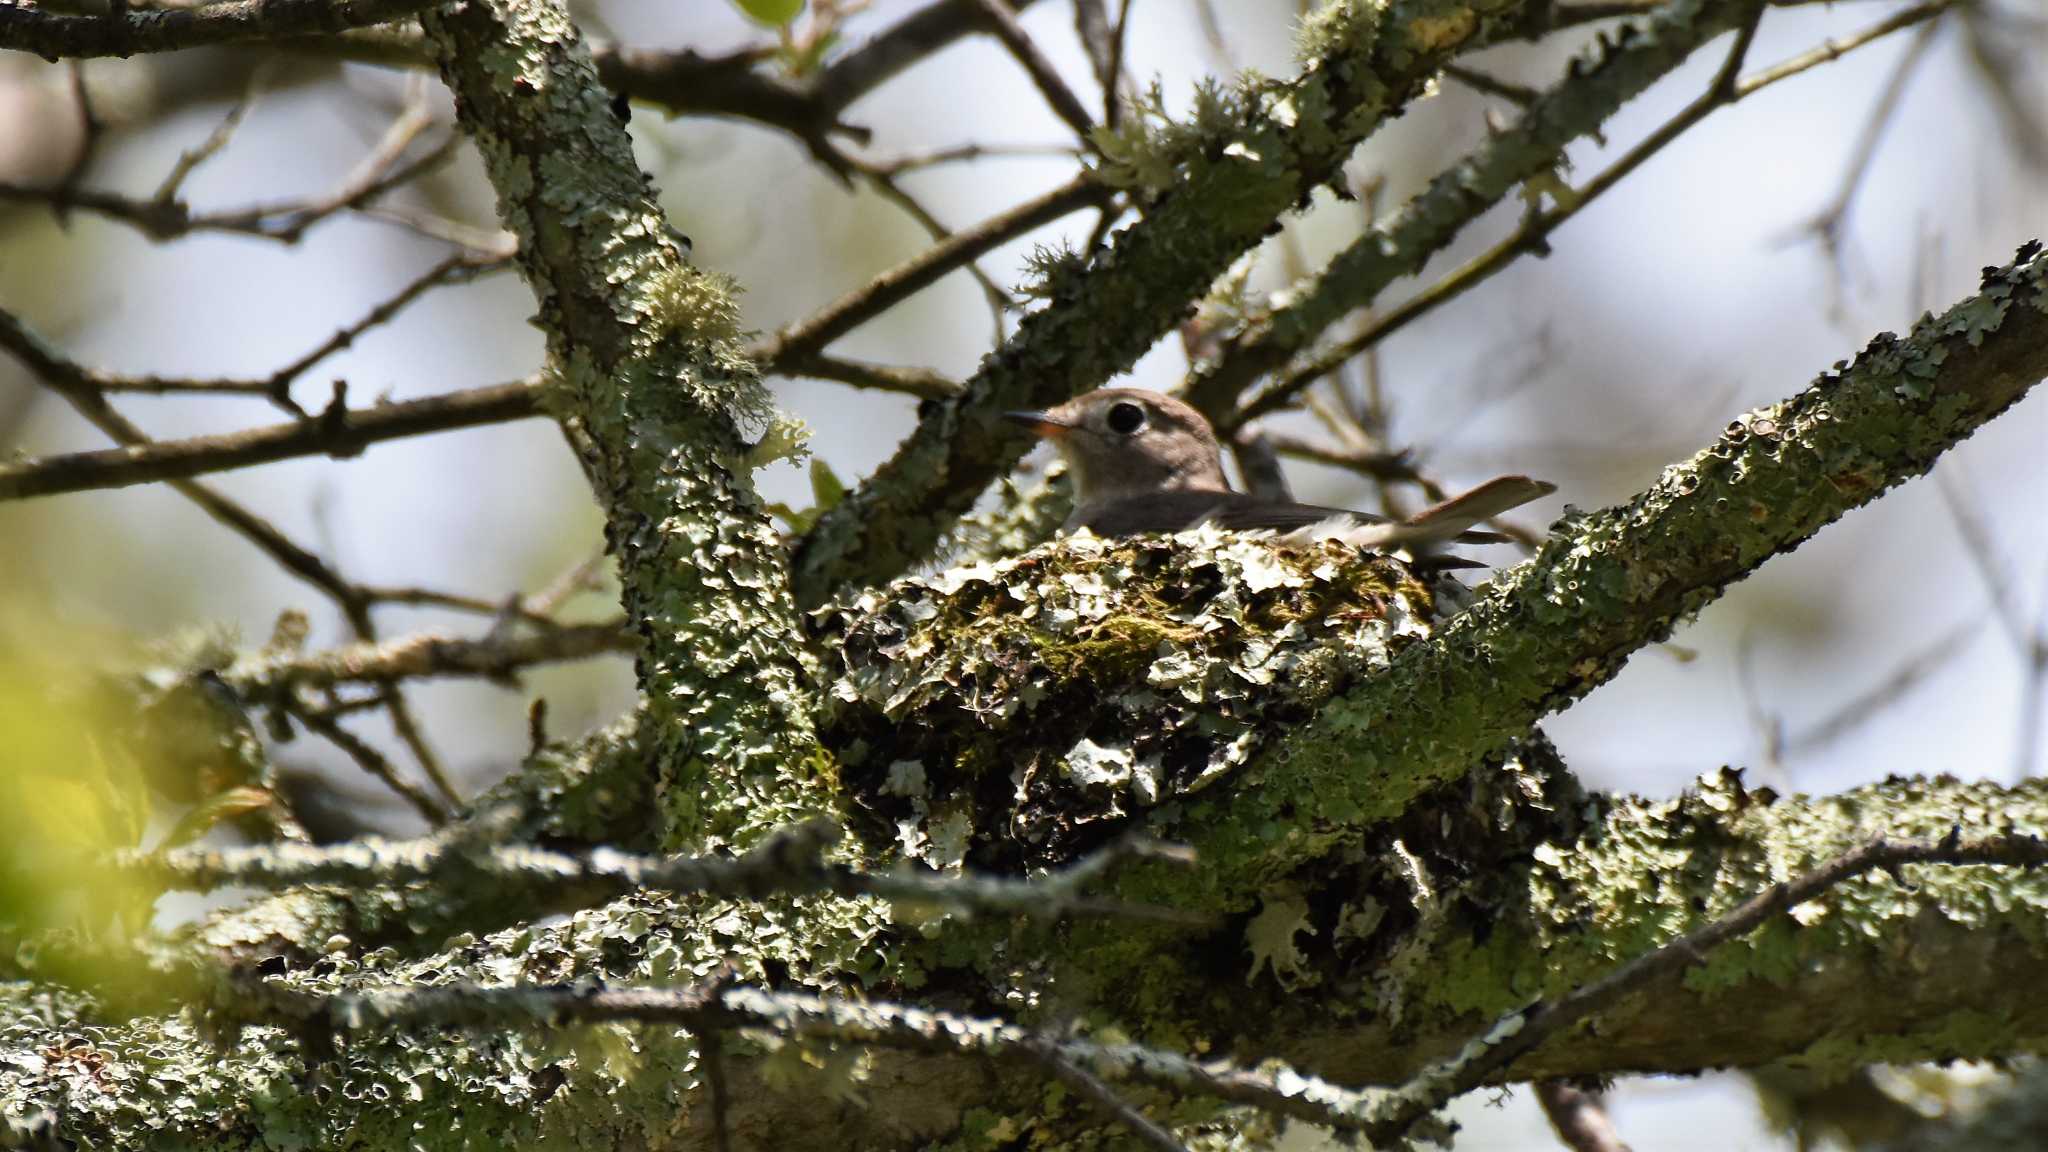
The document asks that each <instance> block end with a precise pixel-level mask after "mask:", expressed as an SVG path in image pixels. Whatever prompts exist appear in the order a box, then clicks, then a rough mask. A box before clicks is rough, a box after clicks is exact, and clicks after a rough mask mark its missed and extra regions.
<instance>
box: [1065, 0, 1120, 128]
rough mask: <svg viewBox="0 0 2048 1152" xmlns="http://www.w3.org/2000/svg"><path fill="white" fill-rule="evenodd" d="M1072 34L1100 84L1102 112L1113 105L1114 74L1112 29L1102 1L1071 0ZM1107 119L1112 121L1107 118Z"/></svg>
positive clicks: (1114, 98)
mask: <svg viewBox="0 0 2048 1152" xmlns="http://www.w3.org/2000/svg"><path fill="white" fill-rule="evenodd" d="M1074 34H1075V35H1076V36H1078V37H1079V38H1080V40H1081V50H1082V51H1083V52H1085V53H1087V55H1088V68H1089V70H1090V71H1092V72H1094V73H1095V82H1096V83H1097V84H1100V85H1101V86H1102V102H1103V113H1104V115H1107V114H1108V112H1109V109H1111V108H1113V107H1115V106H1116V76H1115V74H1114V73H1113V71H1112V70H1111V68H1110V61H1112V60H1113V59H1115V57H1116V32H1115V30H1114V29H1112V28H1111V27H1110V23H1109V9H1108V7H1106V6H1105V5H1104V4H1103V2H1102V0H1074ZM1110 122H1111V123H1112V124H1114V123H1115V119H1114V118H1111V120H1110Z"/></svg>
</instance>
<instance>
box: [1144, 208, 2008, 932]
mask: <svg viewBox="0 0 2048 1152" xmlns="http://www.w3.org/2000/svg"><path fill="white" fill-rule="evenodd" d="M2044 374H2048V258H2044V257H2043V256H2042V255H2041V249H2040V246H2039V245H2036V244H2029V245H2027V246H2026V247H2025V248H2023V249H2021V251H2020V254H2019V259H2018V261H2017V262H2016V263H2014V264H2011V265H2007V266H2006V267H2004V268H1993V269H1987V270H1986V272H1985V276H1984V282H1983V286H1982V291H1981V292H1980V294H1979V295H1977V296H1975V297H1973V298H1971V299H1968V300H1965V301H1963V302H1962V303H1960V304H1957V305H1956V306H1954V307H1953V308H1951V309H1949V311H1948V312H1947V313H1945V314H1944V315H1942V316H1940V317H1933V316H1929V317H1926V318H1925V319H1923V320H1922V321H1921V322H1920V323H1919V324H1918V325H1916V326H1915V328H1914V330H1913V332H1912V333H1911V334H1910V335H1908V336H1907V337H1905V338H1903V339H1902V338H1899V337H1896V336H1893V335H1891V334H1890V333H1885V334H1883V335H1881V336H1879V337H1878V338H1877V339H1876V340H1874V341H1873V342H1872V343H1871V344H1870V346H1869V347H1868V348H1866V349H1865V350H1864V351H1863V353H1862V354H1861V355H1860V356H1858V357H1857V359H1856V361H1855V363H1854V364H1851V365H1847V366H1846V367H1844V368H1843V369H1842V370H1840V371H1838V372H1831V373H1829V374H1827V375H1824V376H1822V377H1821V378H1820V379H1819V380H1818V381H1816V382H1815V383H1814V384H1813V385H1812V386H1811V387H1809V388H1808V389H1807V390H1806V391H1804V392H1802V393H1800V394H1798V395H1797V396H1794V397H1792V398H1791V399H1789V400H1785V401H1782V402H1780V403H1778V404H1775V405H1772V406H1770V407H1767V408H1763V409H1759V410H1756V411H1753V412H1751V413H1749V414H1748V415H1746V416H1743V417H1742V418H1740V419H1737V420H1736V421H1734V422H1732V423H1731V424H1729V426H1728V430H1727V432H1726V433H1725V434H1724V435H1723V436H1722V438H1721V439H1720V440H1719V441H1718V442H1717V443H1715V444H1713V445H1710V446H1708V447H1707V448H1705V449H1704V450H1702V451H1701V452H1700V453H1699V454H1698V455H1696V456H1694V457H1693V458H1692V459H1691V460H1689V461H1686V462H1685V463H1683V464H1679V465H1674V466H1673V467H1671V468H1668V469H1666V470H1665V472H1664V474H1663V476H1662V478H1661V479H1660V480H1659V481H1658V483H1657V484H1656V485H1654V486H1653V487H1651V488H1650V489H1648V490H1647V491H1645V492H1643V493H1642V494H1640V495H1638V496H1637V497H1636V498H1635V499H1634V500H1632V501H1630V502H1629V503H1627V504H1624V505H1619V506H1616V507H1613V508H1609V509H1606V510H1604V511H1601V512H1596V513H1590V514H1580V515H1576V516H1574V517H1573V518H1571V519H1569V520H1566V521H1564V522H1561V523H1560V524H1558V525H1556V526H1554V527H1553V529H1552V535H1551V538H1550V540H1549V542H1548V543H1547V544H1545V545H1544V547H1543V548H1542V549H1541V550H1540V551H1539V552H1538V553H1537V555H1536V557H1535V559H1533V560H1532V561H1530V562H1528V563H1525V564H1523V565H1521V566H1519V567H1517V568H1515V569H1512V570H1511V571H1509V572H1506V573H1503V574H1502V575H1501V576H1499V577H1498V578H1496V580H1495V581H1494V583H1493V585H1492V588H1491V590H1490V591H1489V592H1488V594H1487V595H1485V596H1483V597H1481V598H1480V599H1479V600H1478V602H1477V603H1475V604H1474V605H1473V607H1472V608H1471V609H1470V610H1468V611H1466V612H1463V613H1461V614H1460V615H1458V616H1457V617H1455V618H1453V619H1452V620H1451V621H1449V622H1448V623H1447V624H1445V625H1443V626H1441V627H1439V628H1438V629H1437V631H1436V632H1435V634H1434V635H1432V636H1431V637H1430V639H1429V640H1428V641H1427V642H1425V643H1422V644H1417V645H1414V646H1413V647H1411V648H1408V649H1407V650H1405V651H1404V652H1402V653H1401V654H1400V656H1399V657H1397V658H1396V659H1395V660H1394V661H1393V663H1392V666H1391V667H1390V668H1389V669H1388V671H1387V672H1386V673H1385V674H1383V675H1377V676H1374V677H1371V678H1370V679H1368V680H1366V681H1364V682H1363V683H1361V684H1360V685H1358V686H1357V687H1356V688H1354V689H1352V690H1351V691H1349V692H1347V693H1345V694H1344V695H1342V696H1340V697H1338V698H1337V699H1335V700H1332V701H1330V702H1329V703H1328V704H1326V705H1324V706H1323V707H1321V708H1320V709H1319V710H1318V712H1317V714H1316V717H1315V719H1314V720H1313V721H1311V722H1309V723H1307V724H1303V725H1299V726H1297V727H1295V728H1294V729H1293V730H1292V731H1291V732H1290V733H1289V735H1288V738H1287V740H1286V741H1285V743H1284V745H1283V746H1282V748H1281V749H1280V750H1278V751H1277V752H1276V754H1274V755H1272V756H1270V757H1261V758H1259V759H1258V760H1255V761H1254V763H1253V764H1252V765H1251V770H1252V771H1253V772H1255V773H1257V774H1258V775H1259V777H1260V779H1261V787H1260V788H1259V789H1258V790H1257V791H1256V792H1255V793H1253V794H1249V795H1246V796H1244V797H1243V798H1242V799H1241V801H1240V802H1239V803H1238V804H1235V805H1233V806H1232V807H1231V808H1230V809H1229V810H1228V812H1227V813H1224V812H1221V811H1219V812H1217V813H1216V815H1215V817H1214V818H1212V819H1210V820H1206V821H1201V822H1200V823H1205V824H1207V825H1208V828H1207V829H1206V830H1204V831H1200V832H1197V831H1195V830H1194V829H1193V828H1189V827H1183V828H1181V829H1180V830H1179V831H1177V832H1176V833H1175V834H1174V835H1175V836H1176V837H1177V838H1180V839H1185V840H1187V841H1188V842H1189V843H1190V844H1192V845H1194V847H1195V848H1196V849H1197V850H1198V851H1199V852H1201V854H1202V856H1203V858H1204V859H1205V860H1207V861H1209V862H1211V863H1212V864H1213V865H1215V866H1216V867H1217V868H1218V869H1219V874H1220V875H1222V876H1225V877H1228V878H1229V881H1228V882H1229V884H1230V885H1231V886H1232V887H1235V888H1237V889H1238V890H1239V891H1241V892H1244V893H1247V894H1249V893H1250V892H1252V891H1254V890H1256V888H1257V887H1258V886H1259V885H1260V884H1261V883H1263V882H1264V881H1265V880H1266V879H1267V878H1269V877H1270V876H1271V875H1272V874H1273V871H1274V870H1276V869H1279V870H1284V869H1286V868H1288V867H1291V866H1292V864H1293V863H1295V862H1298V856H1297V854H1296V853H1297V852H1298V851H1299V847H1308V846H1313V845H1315V844H1317V843H1318V838H1317V837H1316V836H1315V835H1313V834H1311V835H1307V836H1304V837H1301V838H1300V839H1298V840H1291V841H1289V845H1295V846H1299V847H1289V846H1285V845H1274V844H1272V843H1270V842H1269V841H1268V840H1267V838H1266V837H1265V835H1264V833H1263V832H1262V831H1261V830H1262V829H1264V828H1266V827H1269V826H1270V825H1271V822H1272V821H1274V820H1276V819H1277V820H1281V821H1283V822H1285V823H1288V824H1290V825H1299V824H1302V823H1303V821H1304V820H1306V821H1307V824H1308V826H1309V828H1319V829H1321V830H1323V831H1325V832H1334V831H1336V830H1337V829H1338V828H1339V827H1341V826H1343V825H1350V826H1351V827H1353V828H1363V827H1366V826H1368V825H1371V824H1373V823H1375V822H1378V821H1381V820H1385V819H1388V818H1390V817H1392V816H1394V815H1397V814H1398V813H1400V812H1401V811H1402V810H1403V809H1404V808H1405V807H1406V806H1407V804H1408V803H1409V802H1411V801H1412V800H1413V799H1414V797H1416V796H1417V795H1419V794H1420V793H1421V792H1422V791H1423V790H1424V789H1425V788H1427V787H1429V786H1430V785H1431V784H1432V783H1434V782H1437V781H1442V780H1449V779H1455V778H1458V777H1460V776H1462V775H1464V774H1465V773H1467V772H1470V771H1472V770H1473V769H1474V767H1475V766H1477V765H1479V764H1482V763H1484V762H1485V761H1486V758H1487V757H1488V756H1489V755H1492V754H1494V753H1497V752H1498V751H1499V750H1500V749H1501V748H1503V747H1504V746H1505V745H1506V744H1507V743H1508V742H1509V741H1511V740H1514V739H1516V738H1518V737H1520V736H1521V735H1523V734H1524V733H1526V732H1527V731H1528V730H1529V728H1530V726H1531V725H1533V724H1534V723H1535V722H1536V721H1537V720H1539V719H1541V718H1542V717H1543V716H1545V715H1547V714H1549V713H1551V712H1554V711H1556V710H1558V709H1560V708H1562V707H1565V706H1566V705H1568V704H1569V703H1571V702H1572V701H1574V700H1576V699H1578V698H1579V697H1580V696H1582V695H1584V694H1585V693H1586V692H1588V691H1590V690H1591V689H1592V688H1594V687H1595V686H1597V685H1599V684H1602V683H1605V682H1606V681H1607V680H1608V679H1609V678H1611V677H1612V676H1614V675H1615V673H1617V672H1618V671H1619V670H1620V668H1621V666H1622V664H1623V663H1624V662H1625V661H1626V660H1627V659H1628V657H1629V655H1630V654H1631V653H1633V652H1634V651H1635V650H1636V649H1638V648H1641V647H1643V646H1644V645H1646V644H1650V643H1653V642H1655V641H1658V640H1661V639H1664V638H1665V637H1667V636H1668V635H1669V634H1670V631H1671V629H1672V628H1673V627H1674V626H1675V625H1676V624H1677V622H1678V621H1680V620H1681V619H1684V618H1686V617H1689V616H1690V615H1691V614H1692V613H1694V612H1697V611H1698V610H1699V609H1700V608H1702V607H1704V606H1705V605H1706V604H1708V603H1710V602H1711V601H1712V600H1714V599H1715V598H1717V597H1718V596H1719V595H1720V593H1721V591H1722V589H1724V588H1725V587H1726V586H1727V585H1728V584H1730V583H1733V582H1734V581H1736V580H1738V579H1740V578H1742V577H1743V576H1745V575H1747V574H1748V573H1749V572H1751V571H1752V570H1754V569H1755V568H1756V567H1757V566H1758V565H1760V564H1762V563H1763V562H1764V561H1765V560H1767V559H1769V558H1770V557H1771V556H1773V555H1776V554H1778V553H1781V552H1785V551H1789V550H1791V549H1792V548H1795V547H1797V546H1798V545H1799V544H1800V543H1801V542H1803V541H1804V540H1806V539H1807V538H1808V537H1809V536H1811V535H1813V534H1814V533H1815V532H1817V531H1818V530H1819V529H1820V528H1822V527H1823V526H1825V525H1826V524H1828V523H1830V522H1831V521H1833V520H1835V519H1836V518H1838V517H1840V516H1841V515H1842V514H1843V513H1845V512H1847V511H1849V510H1850V509H1852V508H1855V507H1857V506H1859V505H1862V504H1865V503H1868V502H1869V501H1871V500H1874V499H1876V498H1877V497H1878V496H1879V495H1881V494H1882V493H1883V492H1884V491H1885V490H1886V489H1887V488H1889V487H1891V486H1892V485H1895V484H1898V483H1901V482H1903V481H1905V480H1907V479H1910V478H1911V477H1913V476H1917V475H1919V474H1920V473H1922V472H1924V471H1925V470H1926V469H1927V468H1928V467H1929V466H1930V465H1932V464H1933V462H1934V460H1935V458H1936V457H1937V456H1938V455H1939V454H1940V453H1941V452H1943V451H1944V450H1946V449H1947V448H1949V447H1950V446H1952V445H1954V444H1955V443H1957V442H1958V441H1960V440H1961V439H1963V438H1964V437H1966V436H1968V435H1970V434H1971V433H1972V432H1974V431H1975V430H1976V429H1977V428H1978V427H1979V426H1981V425H1982V424H1983V423H1984V422H1985V421H1987V420H1990V419H1991V418H1992V417H1994V416H1997V415H1998V414H1999V413H2000V412H2002V411H2004V410H2005V409H2006V408H2007V407H2008V406H2009V405H2011V404H2012V403H2014V402H2015V401H2017V400H2018V399H2019V398H2020V397H2021V396H2022V395H2024V394H2025V393H2026V392H2027V391H2028V390H2029V389H2030V388H2032V387H2033V385H2034V384H2035V383H2036V382H2038V381H2039V380H2040V379H2041V377H2042V376H2043V375H2044ZM1418 714H1421V715H1427V716H1429V717H1431V718H1432V722H1431V723H1430V724H1428V725H1422V726H1417V725H1413V724H1409V723H1405V722H1404V720H1405V718H1407V717H1412V716H1414V715H1418ZM1359 763H1367V764H1377V765H1380V766H1382V767H1381V769H1380V770H1378V771H1374V772H1370V773H1360V772H1357V771H1356V770H1355V769H1354V768H1353V766H1354V765H1357V764H1359ZM1333 811H1334V812H1342V813H1344V816H1343V817H1342V818H1340V819H1337V820H1330V819H1328V818H1326V817H1321V818H1319V817H1318V816H1316V815H1314V814H1316V813H1329V812H1333Z"/></svg>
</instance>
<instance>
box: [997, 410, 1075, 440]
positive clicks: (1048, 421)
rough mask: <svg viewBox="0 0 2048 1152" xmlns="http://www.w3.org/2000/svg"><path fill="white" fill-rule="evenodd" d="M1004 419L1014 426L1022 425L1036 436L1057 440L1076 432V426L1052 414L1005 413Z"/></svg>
mask: <svg viewBox="0 0 2048 1152" xmlns="http://www.w3.org/2000/svg"><path fill="white" fill-rule="evenodd" d="M1003 419H1005V420H1008V421H1009V422H1010V423H1012V424H1022V425H1023V426H1024V427H1026V428H1029V429H1030V430H1031V434H1032V435H1034V436H1043V437H1045V438H1046V439H1048V440H1057V439H1059V438H1060V437H1062V436H1065V435H1066V434H1067V433H1069V432H1071V431H1073V430H1074V426H1073V425H1072V424H1070V423H1068V422H1067V421H1065V420H1062V419H1060V418H1059V417H1057V416H1055V415H1053V414H1052V413H1050V412H1005V413H1003Z"/></svg>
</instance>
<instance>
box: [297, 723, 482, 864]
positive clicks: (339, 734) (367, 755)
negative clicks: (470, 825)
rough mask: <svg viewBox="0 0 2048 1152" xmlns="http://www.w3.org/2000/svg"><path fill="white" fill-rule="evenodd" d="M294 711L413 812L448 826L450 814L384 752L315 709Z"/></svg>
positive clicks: (429, 820) (309, 727) (432, 822)
mask: <svg viewBox="0 0 2048 1152" xmlns="http://www.w3.org/2000/svg"><path fill="white" fill-rule="evenodd" d="M291 711H292V715H293V716H295V717H296V718H297V719H298V721H299V723H301V724H304V725H305V726H306V728H307V730H309V731H311V732H314V733H317V734H319V736H320V737H321V738H322V739H325V740H326V741H327V742H328V743H330V744H332V745H334V746H335V747H337V748H339V749H341V750H342V751H343V752H344V753H346V754H347V755H348V758H349V759H351V760H353V761H355V762H356V765H357V766H358V767H360V768H361V769H362V770H363V771H365V772H368V773H369V774H370V775H372V776H374V777H376V778H377V779H378V780H380V781H382V782H383V784H384V786H385V787H386V788H389V789H391V790H392V791H393V792H396V793H398V794H399V795H400V796H401V797H403V798H404V799H405V802H406V803H408V804H410V805H412V807H413V811H415V812H418V813H419V814H420V815H421V816H422V817H424V818H425V819H426V821H427V823H429V824H435V825H438V824H443V823H446V822H447V820H448V810H447V809H445V808H443V807H442V806H441V804H440V802H439V801H437V800H435V799H434V798H433V797H432V796H429V795H428V794H427V791H426V789H424V788H421V787H420V786H419V785H417V784H415V783H413V782H412V781H410V780H407V779H406V778H405V777H403V776H401V775H399V774H398V770H397V769H396V768H393V767H392V766H391V761H390V760H387V759H385V757H384V754H383V753H382V752H379V751H377V750H376V749H375V748H373V747H371V746H370V745H369V744H368V743H367V742H365V741H364V740H363V738H362V737H360V736H357V735H356V734H355V733H353V732H351V731H349V730H348V729H346V728H343V727H342V726H341V724H340V722H339V721H337V720H335V719H334V718H333V717H332V716H328V715H323V714H321V713H319V712H316V711H314V710H312V709H303V708H294V709H292V710H291ZM293 847H296V845H294V846H293Z"/></svg>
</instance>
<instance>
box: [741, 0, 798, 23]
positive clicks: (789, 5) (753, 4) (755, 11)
mask: <svg viewBox="0 0 2048 1152" xmlns="http://www.w3.org/2000/svg"><path fill="white" fill-rule="evenodd" d="M733 3H735V4H737V5H739V9H740V11H742V12H745V13H746V14H747V17H748V18H749V19H751V20H753V21H755V22H757V23H760V24H766V25H767V26H768V27H770V28H780V27H782V26H783V25H784V24H787V23H789V22H790V21H791V20H794V19H796V16H797V13H799V12H802V11H803V10H804V0H733Z"/></svg>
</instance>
